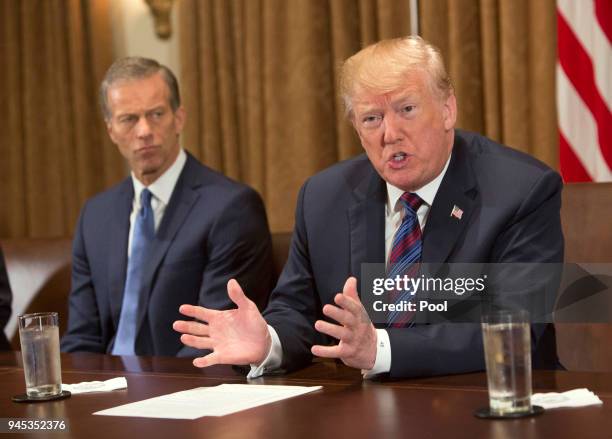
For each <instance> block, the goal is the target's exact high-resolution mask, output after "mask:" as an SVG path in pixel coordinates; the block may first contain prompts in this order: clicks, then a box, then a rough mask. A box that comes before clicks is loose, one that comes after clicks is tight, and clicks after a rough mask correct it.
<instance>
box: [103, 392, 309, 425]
mask: <svg viewBox="0 0 612 439" xmlns="http://www.w3.org/2000/svg"><path fill="white" fill-rule="evenodd" d="M319 389H321V386H308V387H305V386H270V385H257V384H221V385H219V386H215V387H198V388H195V389H191V390H184V391H182V392H176V393H170V394H168V395H162V396H157V397H155V398H150V399H145V400H143V401H138V402H133V403H130V404H125V405H120V406H117V407H113V408H110V409H107V410H101V411H99V412H95V413H94V415H104V416H137V417H143V418H167V419H197V418H201V417H202V416H224V415H229V414H230V413H236V412H239V411H241V410H246V409H250V408H253V407H258V406H260V405H264V404H269V403H271V402H276V401H280V400H283V399H287V398H292V397H294V396H299V395H303V394H305V393H309V392H314V391H315V390H319Z"/></svg>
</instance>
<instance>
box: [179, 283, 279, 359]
mask: <svg viewBox="0 0 612 439" xmlns="http://www.w3.org/2000/svg"><path fill="white" fill-rule="evenodd" d="M227 293H228V295H229V298H230V299H231V301H232V302H234V303H235V304H236V305H237V306H238V308H237V309H230V310H226V311H218V310H213V309H208V308H204V307H201V306H192V305H181V307H180V308H179V312H180V313H181V314H183V315H185V316H188V317H194V318H196V319H198V320H200V321H202V322H206V323H207V324H205V323H201V322H197V321H184V320H177V321H175V322H174V324H173V325H172V327H173V328H174V330H175V331H177V332H181V333H182V334H183V335H181V342H182V343H183V344H185V345H187V346H191V347H194V348H197V349H211V350H212V351H213V352H211V353H210V354H208V355H205V356H204V357H199V358H196V359H195V360H193V364H194V366H197V367H206V366H212V365H213V364H236V365H239V364H259V363H261V362H262V361H263V360H265V358H266V356H267V354H268V351H269V350H270V346H271V343H272V342H271V339H270V334H269V332H268V326H267V324H266V321H265V320H264V319H263V317H262V316H261V313H260V312H259V310H258V309H257V306H256V305H255V304H254V303H253V302H252V301H251V300H249V299H248V298H247V297H246V296H245V295H244V292H243V291H242V288H240V285H238V282H236V280H234V279H231V280H230V281H229V282H228V283H227Z"/></svg>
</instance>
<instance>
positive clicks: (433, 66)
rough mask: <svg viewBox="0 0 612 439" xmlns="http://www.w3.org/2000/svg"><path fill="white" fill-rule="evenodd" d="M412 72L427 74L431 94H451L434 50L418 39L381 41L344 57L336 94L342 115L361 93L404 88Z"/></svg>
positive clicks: (431, 46)
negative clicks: (343, 108)
mask: <svg viewBox="0 0 612 439" xmlns="http://www.w3.org/2000/svg"><path fill="white" fill-rule="evenodd" d="M415 71H423V72H425V73H426V74H427V77H428V82H429V86H430V88H431V91H432V93H434V94H435V95H437V96H438V97H440V98H441V99H446V98H448V97H449V96H450V95H451V94H452V93H453V86H452V83H451V80H450V78H449V76H448V74H447V73H446V68H445V66H444V61H443V60H442V55H441V54H440V51H439V50H438V48H436V47H435V46H434V45H432V44H430V43H429V42H427V41H425V40H424V39H423V38H421V37H418V36H408V37H402V38H394V39H389V40H382V41H379V42H377V43H374V44H372V45H370V46H367V47H366V48H364V49H362V50H361V51H359V52H357V53H356V54H355V55H353V56H351V57H350V58H348V59H347V60H346V61H345V62H344V64H343V65H342V68H341V71H340V93H341V96H342V99H343V101H344V105H345V110H346V114H347V115H348V116H349V117H352V110H353V106H352V102H353V99H354V98H355V96H357V95H358V94H360V93H362V92H370V93H375V94H386V93H390V92H393V91H395V90H398V89H400V88H401V87H403V86H405V85H406V80H407V78H408V76H409V75H410V74H412V73H414V72H415Z"/></svg>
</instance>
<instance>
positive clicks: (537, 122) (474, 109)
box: [419, 0, 558, 168]
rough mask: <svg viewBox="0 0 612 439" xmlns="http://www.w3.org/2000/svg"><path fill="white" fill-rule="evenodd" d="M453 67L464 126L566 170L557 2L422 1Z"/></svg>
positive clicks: (428, 27)
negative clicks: (559, 114) (561, 152)
mask: <svg viewBox="0 0 612 439" xmlns="http://www.w3.org/2000/svg"><path fill="white" fill-rule="evenodd" d="M419 14H420V15H419V21H420V26H421V32H420V33H421V35H422V36H423V38H425V39H427V40H429V41H431V42H432V43H434V44H435V45H437V46H438V47H439V48H440V50H441V51H442V54H443V56H444V59H445V60H446V63H447V66H448V68H449V73H450V75H451V78H452V79H453V82H454V85H455V88H456V93H457V106H458V108H459V120H458V126H459V127H462V128H465V129H469V130H473V131H478V132H480V133H483V134H485V135H487V136H488V137H490V138H492V139H495V140H497V141H500V142H502V143H504V144H506V145H510V146H512V147H514V148H516V149H519V150H522V151H525V152H527V153H529V154H531V155H533V156H535V157H537V158H539V159H540V160H542V161H544V162H546V163H548V164H549V165H550V166H552V167H553V168H557V167H558V134H557V119H556V102H555V63H556V56H557V55H556V46H557V37H556V36H557V28H556V15H555V0H536V1H533V0H421V1H420V2H419Z"/></svg>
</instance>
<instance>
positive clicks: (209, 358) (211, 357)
mask: <svg viewBox="0 0 612 439" xmlns="http://www.w3.org/2000/svg"><path fill="white" fill-rule="evenodd" d="M215 364H219V356H218V355H217V354H215V353H214V352H211V353H210V354H208V355H205V356H203V357H198V358H196V359H194V360H193V365H194V366H195V367H208V366H214V365H215Z"/></svg>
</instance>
